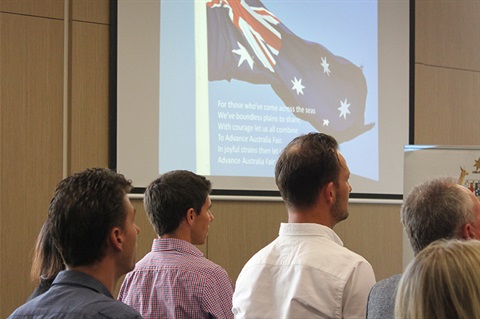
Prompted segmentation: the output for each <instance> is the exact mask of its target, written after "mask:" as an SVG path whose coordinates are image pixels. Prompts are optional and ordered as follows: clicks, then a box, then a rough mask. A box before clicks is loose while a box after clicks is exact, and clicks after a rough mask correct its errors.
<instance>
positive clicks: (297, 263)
mask: <svg viewBox="0 0 480 319" xmlns="http://www.w3.org/2000/svg"><path fill="white" fill-rule="evenodd" d="M374 284H375V275H374V273H373V269H372V266H371V265H370V264H369V263H368V261H366V260H365V258H363V257H362V256H360V255H358V254H356V253H354V252H352V251H350V250H348V249H347V248H345V247H343V243H342V241H341V239H340V238H339V237H338V235H337V234H335V232H334V231H333V230H332V229H330V228H328V227H326V226H323V225H319V224H305V223H299V224H295V223H282V224H281V226H280V232H279V236H278V237H277V239H275V240H274V241H273V242H272V243H270V244H269V245H268V246H266V247H264V248H263V249H262V250H260V251H259V252H258V253H257V254H255V255H254V256H253V257H252V258H251V259H250V260H249V261H248V262H247V264H246V265H245V266H244V267H243V269H242V271H241V273H240V275H239V277H238V279H237V283H236V288H235V292H234V294H233V309H232V311H233V313H234V314H235V317H236V318H248V319H254V318H275V319H278V318H365V314H366V305H367V299H368V293H369V291H370V288H371V287H372V286H373V285H374Z"/></svg>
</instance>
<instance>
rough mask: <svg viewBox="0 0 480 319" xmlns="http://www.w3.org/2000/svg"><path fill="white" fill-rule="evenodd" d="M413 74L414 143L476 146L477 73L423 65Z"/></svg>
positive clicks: (479, 77)
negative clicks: (414, 92) (414, 85)
mask: <svg viewBox="0 0 480 319" xmlns="http://www.w3.org/2000/svg"><path fill="white" fill-rule="evenodd" d="M479 52H480V51H479ZM415 73H416V74H415V81H416V94H415V144H438V145H479V144H480V134H478V119H477V116H476V115H477V114H478V113H479V112H478V111H479V106H478V101H479V100H480V89H479V88H480V73H478V72H472V71H465V70H456V69H450V68H440V67H432V66H426V65H417V66H416V67H415Z"/></svg>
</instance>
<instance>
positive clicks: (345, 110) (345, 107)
mask: <svg viewBox="0 0 480 319" xmlns="http://www.w3.org/2000/svg"><path fill="white" fill-rule="evenodd" d="M340 105H341V106H340V107H339V108H338V109H337V110H339V111H340V116H339V117H342V116H343V118H344V119H347V114H350V111H349V110H348V108H349V107H350V103H347V99H346V98H345V101H340Z"/></svg>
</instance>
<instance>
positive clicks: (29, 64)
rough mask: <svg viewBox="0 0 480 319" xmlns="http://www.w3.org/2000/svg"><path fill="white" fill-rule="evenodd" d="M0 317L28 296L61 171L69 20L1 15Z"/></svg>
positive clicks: (8, 312) (4, 315) (3, 316)
mask: <svg viewBox="0 0 480 319" xmlns="http://www.w3.org/2000/svg"><path fill="white" fill-rule="evenodd" d="M0 39H1V45H0V70H1V76H0V90H1V94H0V97H1V101H0V113H1V123H0V139H1V142H0V146H1V150H0V154H1V160H0V163H1V168H0V174H1V177H0V184H1V189H2V191H1V193H0V202H1V203H2V204H1V205H2V206H1V211H0V220H1V223H0V225H1V229H0V233H1V234H0V247H1V249H0V251H1V261H0V265H1V269H0V278H1V281H0V317H2V318H6V317H7V315H8V314H10V312H11V311H13V310H14V309H15V308H16V307H17V306H19V305H20V304H22V303H23V302H25V299H26V298H27V296H28V295H29V294H30V293H31V291H32V288H33V285H32V283H31V282H30V280H29V278H30V277H29V272H30V266H31V259H30V252H31V249H32V247H33V244H34V241H35V239H36V237H37V233H38V231H39V229H40V226H41V224H42V223H43V221H44V219H45V217H46V215H47V208H48V203H49V201H50V198H51V195H52V192H53V189H54V187H55V185H56V183H57V182H58V181H59V179H60V178H61V176H62V166H61V163H62V152H61V149H62V144H61V141H62V138H61V136H62V135H61V134H62V97H63V89H62V88H63V81H62V73H63V63H62V61H63V23H62V22H61V21H58V20H52V19H44V18H35V17H28V16H23V15H13V14H3V13H1V14H0Z"/></svg>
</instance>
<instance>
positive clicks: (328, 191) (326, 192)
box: [322, 182, 336, 204]
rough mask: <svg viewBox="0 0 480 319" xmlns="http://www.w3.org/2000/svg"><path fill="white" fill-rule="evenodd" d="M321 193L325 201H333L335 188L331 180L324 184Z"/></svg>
mask: <svg viewBox="0 0 480 319" xmlns="http://www.w3.org/2000/svg"><path fill="white" fill-rule="evenodd" d="M322 193H323V196H324V197H325V200H326V202H327V203H329V204H330V203H334V202H335V196H336V188H335V185H334V184H333V182H330V183H328V184H327V185H325V187H323V190H322Z"/></svg>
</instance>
